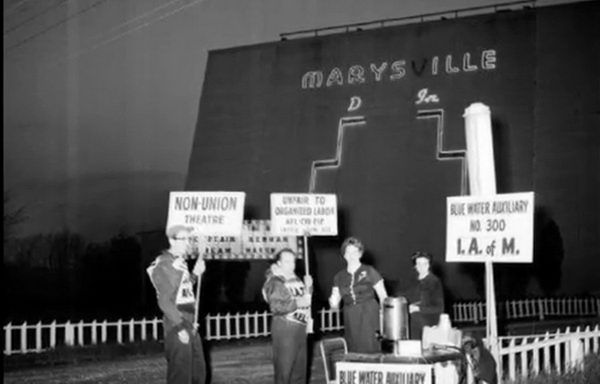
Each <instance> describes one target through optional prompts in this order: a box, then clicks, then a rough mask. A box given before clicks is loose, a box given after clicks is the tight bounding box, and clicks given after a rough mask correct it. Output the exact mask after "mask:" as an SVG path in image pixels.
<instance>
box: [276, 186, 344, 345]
mask: <svg viewBox="0 0 600 384" xmlns="http://www.w3.org/2000/svg"><path fill="white" fill-rule="evenodd" d="M337 231H338V228H337V197H336V195H334V194H316V193H272V194H271V232H272V233H273V234H275V235H285V236H290V235H295V236H304V267H305V270H306V275H307V276H305V278H306V279H307V280H310V281H311V283H312V278H310V276H309V266H308V241H307V240H308V237H309V236H336V235H337ZM307 329H308V332H309V333H312V318H311V319H310V320H309V324H308V327H307Z"/></svg>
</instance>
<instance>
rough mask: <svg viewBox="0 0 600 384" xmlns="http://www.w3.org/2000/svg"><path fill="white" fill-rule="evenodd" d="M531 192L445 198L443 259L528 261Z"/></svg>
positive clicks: (530, 250) (531, 226) (531, 224)
mask: <svg viewBox="0 0 600 384" xmlns="http://www.w3.org/2000/svg"><path fill="white" fill-rule="evenodd" d="M533 210H534V205H533V192H522V193H508V194H500V195H490V196H456V197H448V199H447V228H446V261H449V262H453V261H455V262H483V261H485V260H486V258H487V257H491V259H492V261H493V262H501V263H531V262H532V261H533Z"/></svg>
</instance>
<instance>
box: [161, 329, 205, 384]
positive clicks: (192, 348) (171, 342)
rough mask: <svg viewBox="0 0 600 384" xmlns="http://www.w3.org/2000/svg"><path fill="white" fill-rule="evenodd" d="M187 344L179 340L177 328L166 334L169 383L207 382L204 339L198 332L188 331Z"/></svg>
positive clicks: (200, 383) (199, 383)
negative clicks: (203, 348) (188, 338)
mask: <svg viewBox="0 0 600 384" xmlns="http://www.w3.org/2000/svg"><path fill="white" fill-rule="evenodd" d="M188 333H189V334H190V340H189V342H188V343H187V344H183V343H182V342H181V341H179V337H178V336H177V330H176V329H170V330H169V331H168V332H167V334H166V335H165V355H166V357H167V384H205V382H206V362H205V361H204V351H203V350H202V341H201V340H200V335H198V332H193V333H192V332H191V331H188Z"/></svg>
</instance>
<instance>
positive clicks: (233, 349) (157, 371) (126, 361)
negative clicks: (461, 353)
mask: <svg viewBox="0 0 600 384" xmlns="http://www.w3.org/2000/svg"><path fill="white" fill-rule="evenodd" d="M597 323H598V320H597V319H595V318H587V319H570V320H569V321H564V320H562V321H544V322H525V323H519V324H511V325H510V326H509V327H507V329H506V330H507V333H508V334H535V333H540V332H544V331H547V330H556V329H557V328H564V327H566V326H571V327H572V328H573V329H574V328H575V327H577V326H581V327H585V326H586V325H595V324H597ZM462 329H463V331H467V330H469V331H472V332H477V333H482V332H484V329H483V327H482V326H475V327H466V328H462ZM339 335H340V334H329V335H328V336H326V337H333V336H339ZM310 343H311V344H312V346H313V348H312V356H311V357H312V358H311V359H310V361H311V365H310V383H311V384H320V383H325V374H324V370H323V364H322V362H321V357H320V353H319V350H318V342H316V341H311V342H310ZM206 344H207V346H208V351H207V354H206V355H207V358H208V359H209V365H210V366H211V369H210V375H209V379H210V380H209V383H212V384H264V383H272V382H273V366H272V360H271V359H272V353H271V344H270V339H269V338H261V339H252V340H246V341H236V342H218V343H212V344H211V343H206ZM161 350H162V346H161V345H160V344H158V343H157V344H156V345H154V346H151V348H146V349H145V351H144V353H143V354H140V353H139V349H138V350H135V349H133V348H127V347H122V348H121V349H119V350H118V351H117V353H115V351H114V349H113V350H111V351H110V352H103V351H101V352H100V353H98V352H96V353H95V355H94V356H93V357H90V356H89V355H88V356H87V357H85V356H84V354H82V352H76V353H73V354H72V356H70V357H69V358H68V359H65V358H63V359H60V358H58V359H57V358H54V359H50V362H51V364H48V361H47V362H46V364H44V365H40V364H39V363H36V364H31V363H28V364H26V365H21V366H14V365H13V366H11V367H8V366H7V358H6V356H5V357H4V368H5V370H4V371H5V372H4V382H5V383H9V384H21V383H23V384H42V383H44V384H62V383H69V384H73V383H89V384H91V383H100V384H117V383H133V384H135V383H142V384H159V383H161V384H162V383H165V381H166V380H165V377H166V361H165V359H164V357H163V354H162V352H160V351H161ZM30 355H31V354H30ZM28 356H29V355H28ZM73 356H75V357H73ZM82 356H83V357H82ZM90 360H91V361H90ZM7 367H8V368H9V369H7Z"/></svg>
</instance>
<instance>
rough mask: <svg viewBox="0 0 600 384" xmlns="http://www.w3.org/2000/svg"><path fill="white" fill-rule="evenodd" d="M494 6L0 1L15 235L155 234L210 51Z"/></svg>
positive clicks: (180, 163) (187, 139) (395, 1)
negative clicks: (18, 210) (18, 215)
mask: <svg viewBox="0 0 600 384" xmlns="http://www.w3.org/2000/svg"><path fill="white" fill-rule="evenodd" d="M563 2H564V1H562V2H560V3H563ZM498 3H503V1H484V0H460V1H459V0H456V1H453V2H446V1H443V0H436V1H433V0H430V1H423V0H410V1H407V0H403V1H399V0H385V1H377V2H364V1H342V0H329V1H321V0H307V1H296V0H283V1H282V0H261V1H245V0H235V1H234V0H218V1H216V0H214V1H198V0H187V1H164V0H122V1H121V0H119V1H116V0H80V1H74V0H70V1H69V0H67V1H65V0H52V1H50V0H48V1H41V0H7V1H4V189H5V192H7V191H8V193H9V195H10V201H9V205H10V207H18V206H25V212H26V215H27V219H26V220H25V221H24V222H23V223H21V224H20V226H19V228H18V232H17V234H18V235H20V236H25V235H30V234H36V233H51V232H55V231H58V230H61V229H64V228H68V229H70V230H71V231H73V232H77V233H80V234H82V235H84V236H85V237H86V238H87V239H90V240H94V241H102V240H104V239H106V238H108V237H110V236H112V235H114V234H116V233H118V232H122V233H128V234H135V233H138V232H140V231H147V230H157V229H161V228H163V226H164V223H165V221H166V214H167V200H168V191H170V190H181V189H182V188H183V186H184V182H185V178H186V173H187V168H188V162H189V158H190V151H191V145H192V138H193V135H194V129H195V123H196V120H197V114H198V104H199V100H200V94H201V91H202V83H203V79H204V67H205V63H206V58H207V52H208V51H209V50H211V49H220V48H226V47H233V46H240V45H247V44H254V43H259V42H265V41H275V40H278V39H279V34H280V33H283V32H291V31H297V30H302V29H308V28H318V27H326V26H332V25H340V24H346V23H354V22H364V21H371V20H378V19H383V18H391V17H403V16H411V15H418V14H426V13H431V12H438V11H448V10H453V9H460V8H466V7H473V6H480V5H490V4H498ZM540 3H541V4H542V5H546V4H554V3H559V2H557V1H553V2H549V1H546V2H538V4H540Z"/></svg>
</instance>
